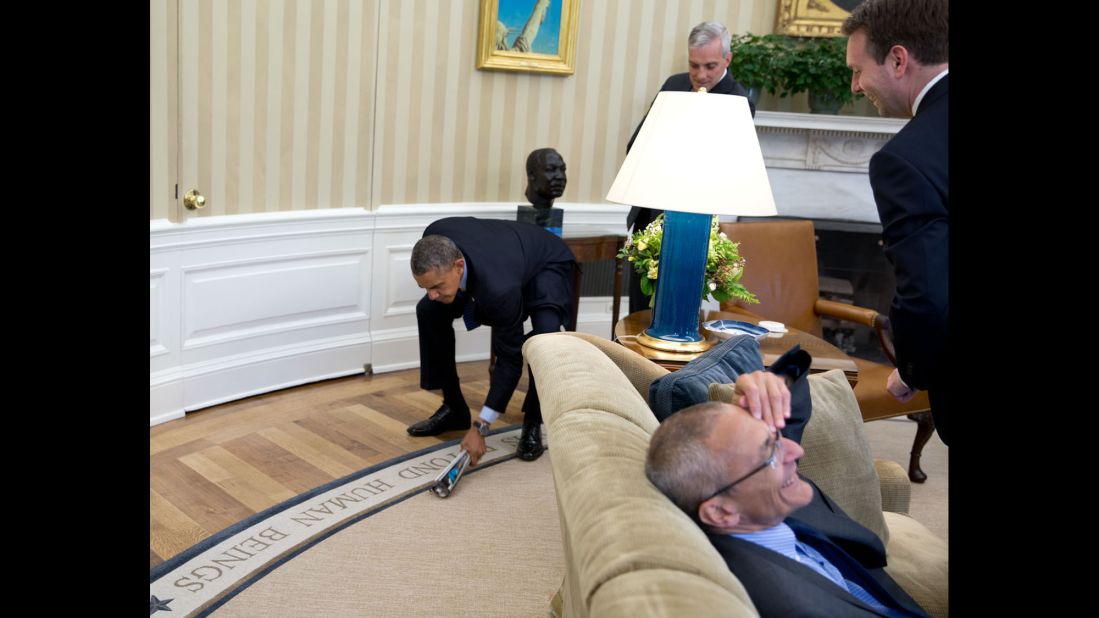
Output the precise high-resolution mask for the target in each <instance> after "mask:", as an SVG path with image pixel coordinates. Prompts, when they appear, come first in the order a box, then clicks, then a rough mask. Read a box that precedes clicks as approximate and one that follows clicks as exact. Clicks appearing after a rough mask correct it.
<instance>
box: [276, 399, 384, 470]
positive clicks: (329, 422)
mask: <svg viewBox="0 0 1099 618" xmlns="http://www.w3.org/2000/svg"><path fill="white" fill-rule="evenodd" d="M294 423H295V424H296V425H298V426H299V427H302V428H304V429H308V430H309V431H311V432H313V433H315V434H317V435H318V436H320V437H322V438H324V439H325V440H328V441H329V442H331V443H332V444H335V445H336V446H338V447H340V448H341V449H343V450H345V451H347V452H348V453H353V454H354V455H355V456H357V457H359V458H360V459H362V460H364V461H365V460H367V459H370V458H371V457H373V456H374V455H377V454H378V450H377V449H375V448H372V447H370V446H368V445H366V444H364V443H362V442H359V441H358V440H355V439H354V438H351V437H350V436H348V435H347V434H345V433H343V432H340V431H338V430H336V428H335V427H334V426H335V425H337V424H339V423H340V419H339V418H337V417H335V416H334V415H333V413H332V411H331V410H325V411H324V412H321V413H318V414H314V415H312V416H310V417H308V418H303V419H301V420H298V421H294Z"/></svg>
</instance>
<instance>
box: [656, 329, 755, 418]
mask: <svg viewBox="0 0 1099 618" xmlns="http://www.w3.org/2000/svg"><path fill="white" fill-rule="evenodd" d="M760 369H763V360H762V357H761V356H760V354H759V342H758V341H756V340H755V338H754V337H752V336H751V335H739V336H733V337H729V338H728V339H726V340H725V341H722V342H721V343H719V344H718V345H716V346H714V347H712V348H710V349H709V350H708V351H707V352H706V353H705V354H703V355H702V356H699V357H698V358H696V359H694V360H693V361H691V362H689V363H687V364H686V365H684V366H683V368H682V369H680V370H679V371H674V372H672V373H669V374H668V375H666V376H664V377H662V378H660V379H658V380H653V383H652V385H651V386H649V407H650V408H652V411H653V414H655V415H656V419H657V420H658V421H660V422H664V419H666V418H668V417H669V416H671V415H672V414H674V413H676V412H678V411H679V410H682V409H683V408H686V407H687V406H690V405H694V404H696V403H702V402H703V401H706V399H707V397H708V395H709V387H710V384H712V383H714V382H719V383H729V382H735V381H736V379H737V377H739V376H740V374H742V373H748V372H752V371H759V370H760Z"/></svg>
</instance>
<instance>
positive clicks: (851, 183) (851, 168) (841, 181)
mask: <svg viewBox="0 0 1099 618" xmlns="http://www.w3.org/2000/svg"><path fill="white" fill-rule="evenodd" d="M906 122H908V121H907V120H903V119H894V118H874V117H869V116H838V115H828V114H795V113H789V112H767V111H760V112H757V113H756V116H755V124H756V133H757V135H758V136H759V145H760V149H761V150H762V152H763V160H764V162H765V163H766V165H767V174H768V176H769V177H770V180H771V190H772V192H773V193H774V196H775V205H776V206H777V208H778V213H779V215H780V216H787V217H803V218H807V219H815V220H821V221H822V223H823V222H824V221H849V222H859V223H869V224H879V220H878V211H877V208H876V207H875V206H874V196H873V194H872V193H871V191H870V181H869V179H868V178H867V168H868V166H869V163H870V157H871V156H872V155H873V154H874V153H875V152H877V151H878V150H879V149H881V147H882V146H883V145H884V144H885V143H886V142H887V141H889V139H890V138H891V137H893V135H894V134H895V133H896V132H897V131H899V130H900V129H901V127H903V126H904V125H905V123H906Z"/></svg>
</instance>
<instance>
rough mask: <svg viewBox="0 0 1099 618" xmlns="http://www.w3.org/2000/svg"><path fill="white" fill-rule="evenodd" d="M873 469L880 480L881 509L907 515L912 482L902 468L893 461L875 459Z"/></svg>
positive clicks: (910, 500) (910, 499) (910, 501)
mask: <svg viewBox="0 0 1099 618" xmlns="http://www.w3.org/2000/svg"><path fill="white" fill-rule="evenodd" d="M874 469H875V470H876V471H877V472H878V479H879V480H880V481H881V510H883V511H887V512H890V513H904V514H906V515H907V514H908V508H909V506H910V505H911V503H912V483H911V482H910V481H909V480H908V475H907V474H906V473H905V471H904V468H902V467H901V465H900V464H899V463H897V462H895V461H888V460H885V459H875V460H874Z"/></svg>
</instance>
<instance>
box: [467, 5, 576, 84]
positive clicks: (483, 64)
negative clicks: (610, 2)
mask: <svg viewBox="0 0 1099 618" xmlns="http://www.w3.org/2000/svg"><path fill="white" fill-rule="evenodd" d="M501 9H502V12H501ZM579 18H580V0H481V19H480V26H479V28H478V37H477V68H478V69H484V70H494V71H519V72H523V73H551V74H555V75H572V74H573V61H574V59H575V58H576V33H577V24H578V23H579ZM547 22H548V23H547Z"/></svg>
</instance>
